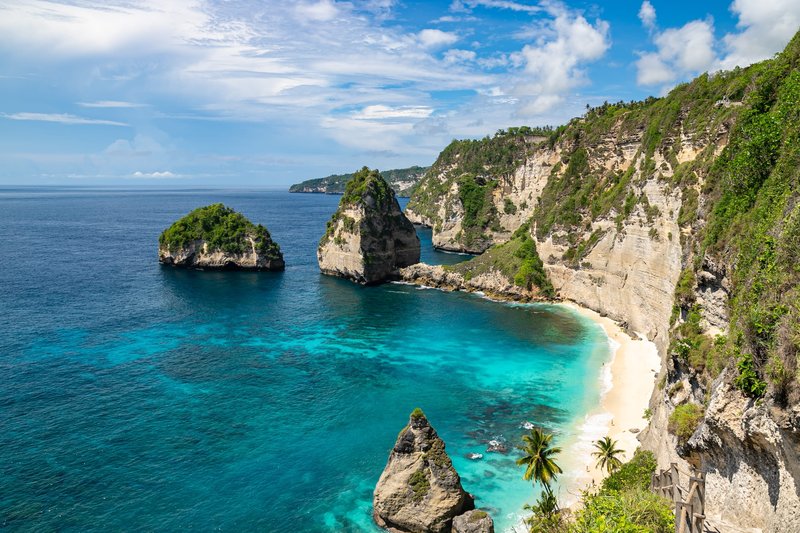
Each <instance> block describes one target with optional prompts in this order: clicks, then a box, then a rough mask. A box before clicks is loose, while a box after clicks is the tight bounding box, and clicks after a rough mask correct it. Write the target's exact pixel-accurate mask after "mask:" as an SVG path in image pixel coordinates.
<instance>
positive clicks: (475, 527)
mask: <svg viewBox="0 0 800 533" xmlns="http://www.w3.org/2000/svg"><path fill="white" fill-rule="evenodd" d="M453 533H494V521H493V520H492V517H491V516H489V513H487V512H486V511H481V510H480V509H474V510H472V511H467V512H466V513H464V514H462V515H459V516H457V517H455V518H453Z"/></svg>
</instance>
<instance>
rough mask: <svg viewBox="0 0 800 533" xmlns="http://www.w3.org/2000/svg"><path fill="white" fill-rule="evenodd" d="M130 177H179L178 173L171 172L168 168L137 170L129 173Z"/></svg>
mask: <svg viewBox="0 0 800 533" xmlns="http://www.w3.org/2000/svg"><path fill="white" fill-rule="evenodd" d="M131 177H132V178H143V179H165V178H179V177H180V175H178V174H173V173H172V172H170V171H169V170H164V171H161V172H142V171H140V170H137V171H136V172H134V173H133V174H131Z"/></svg>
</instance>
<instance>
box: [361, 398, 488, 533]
mask: <svg viewBox="0 0 800 533" xmlns="http://www.w3.org/2000/svg"><path fill="white" fill-rule="evenodd" d="M372 503H373V510H374V518H375V522H376V523H377V524H378V525H379V526H381V527H383V528H386V529H388V530H389V531H392V532H402V533H447V532H450V531H451V530H452V528H453V519H454V518H456V517H458V516H459V515H461V514H463V513H465V512H467V511H470V510H472V509H473V508H474V506H475V504H474V501H473V499H472V496H470V495H469V494H467V492H466V491H464V488H463V487H462V486H461V479H460V478H459V476H458V473H457V472H456V471H455V469H454V468H453V464H452V462H451V461H450V457H448V455H447V452H445V445H444V442H443V441H442V439H441V438H439V435H437V434H436V431H435V430H434V429H433V428H432V427H431V425H430V423H428V419H427V418H426V417H425V415H424V414H423V413H422V411H421V410H420V409H415V410H414V412H413V413H411V417H410V419H409V421H408V425H407V426H406V427H405V428H403V430H402V431H401V432H400V435H398V437H397V442H395V445H394V448H393V449H392V452H391V454H390V455H389V461H388V463H387V464H386V468H385V469H384V470H383V473H382V474H381V477H380V479H379V480H378V484H377V486H376V487H375V493H374V497H373V500H372ZM484 514H485V513H484ZM478 517H479V518H481V517H480V515H478ZM489 521H491V519H489ZM483 523H485V521H483Z"/></svg>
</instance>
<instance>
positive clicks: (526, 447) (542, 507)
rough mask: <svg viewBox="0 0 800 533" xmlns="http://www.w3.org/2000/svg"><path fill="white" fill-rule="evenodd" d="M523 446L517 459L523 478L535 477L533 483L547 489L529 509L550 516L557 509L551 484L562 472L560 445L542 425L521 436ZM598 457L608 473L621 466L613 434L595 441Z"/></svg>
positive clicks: (598, 463)
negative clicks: (523, 470) (559, 458)
mask: <svg viewBox="0 0 800 533" xmlns="http://www.w3.org/2000/svg"><path fill="white" fill-rule="evenodd" d="M522 440H523V443H524V444H523V446H522V447H521V448H520V449H521V450H522V451H523V452H524V453H525V456H524V457H521V458H519V459H517V464H518V465H520V466H523V465H524V466H525V473H524V474H523V479H525V481H531V480H532V481H533V483H534V485H535V484H537V483H540V484H541V485H542V488H543V489H544V492H542V494H541V495H540V497H539V500H538V501H537V502H536V503H535V504H534V505H526V506H525V508H526V509H527V510H530V511H533V513H534V516H535V517H536V516H539V517H544V518H545V519H550V518H552V517H553V516H554V515H556V514H557V513H558V500H557V499H556V497H555V495H554V494H553V489H552V487H551V486H550V484H551V483H552V482H553V481H555V479H556V478H557V477H558V475H559V474H561V473H562V470H561V467H560V466H558V464H557V463H556V461H555V457H556V456H557V455H558V454H559V453H561V448H559V447H558V446H553V444H552V441H553V435H552V434H550V433H545V432H544V430H542V429H541V428H538V427H535V428H533V429H531V432H530V434H528V435H525V436H523V437H522ZM594 447H595V450H596V451H595V452H593V453H592V455H593V456H594V457H596V458H597V467H598V468H600V469H601V470H606V471H607V472H608V473H609V474H611V473H613V472H615V471H616V470H618V469H619V468H620V467H621V466H622V461H621V460H620V458H619V456H620V455H622V453H623V451H622V450H620V449H619V448H617V441H615V440H611V437H603V438H602V439H600V440H598V441H596V442H595V443H594Z"/></svg>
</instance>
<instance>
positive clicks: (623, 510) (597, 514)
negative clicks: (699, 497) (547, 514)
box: [561, 450, 675, 533]
mask: <svg viewBox="0 0 800 533" xmlns="http://www.w3.org/2000/svg"><path fill="white" fill-rule="evenodd" d="M655 470H656V459H655V456H654V455H653V454H652V452H649V451H643V450H637V451H636V453H635V454H634V456H633V459H631V460H630V461H628V462H627V463H625V464H623V465H622V467H621V468H620V469H619V470H618V471H616V472H614V473H613V474H611V475H610V476H609V477H607V478H606V479H605V480H603V484H602V485H601V486H600V490H598V491H597V493H595V494H592V493H588V492H587V493H584V494H583V496H582V500H583V507H582V508H581V509H580V510H579V511H578V512H577V513H576V514H575V519H574V522H573V523H571V524H569V526H568V527H567V528H564V529H562V530H561V531H565V532H567V531H568V532H570V533H578V532H581V533H617V532H623V531H624V532H630V533H639V532H641V533H645V532H648V533H668V532H671V531H674V530H675V517H674V516H673V514H672V508H671V505H670V502H669V501H667V500H665V499H664V498H661V497H660V496H657V495H656V494H654V493H652V492H650V490H649V485H650V479H651V476H652V474H653V473H654V472H655Z"/></svg>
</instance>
